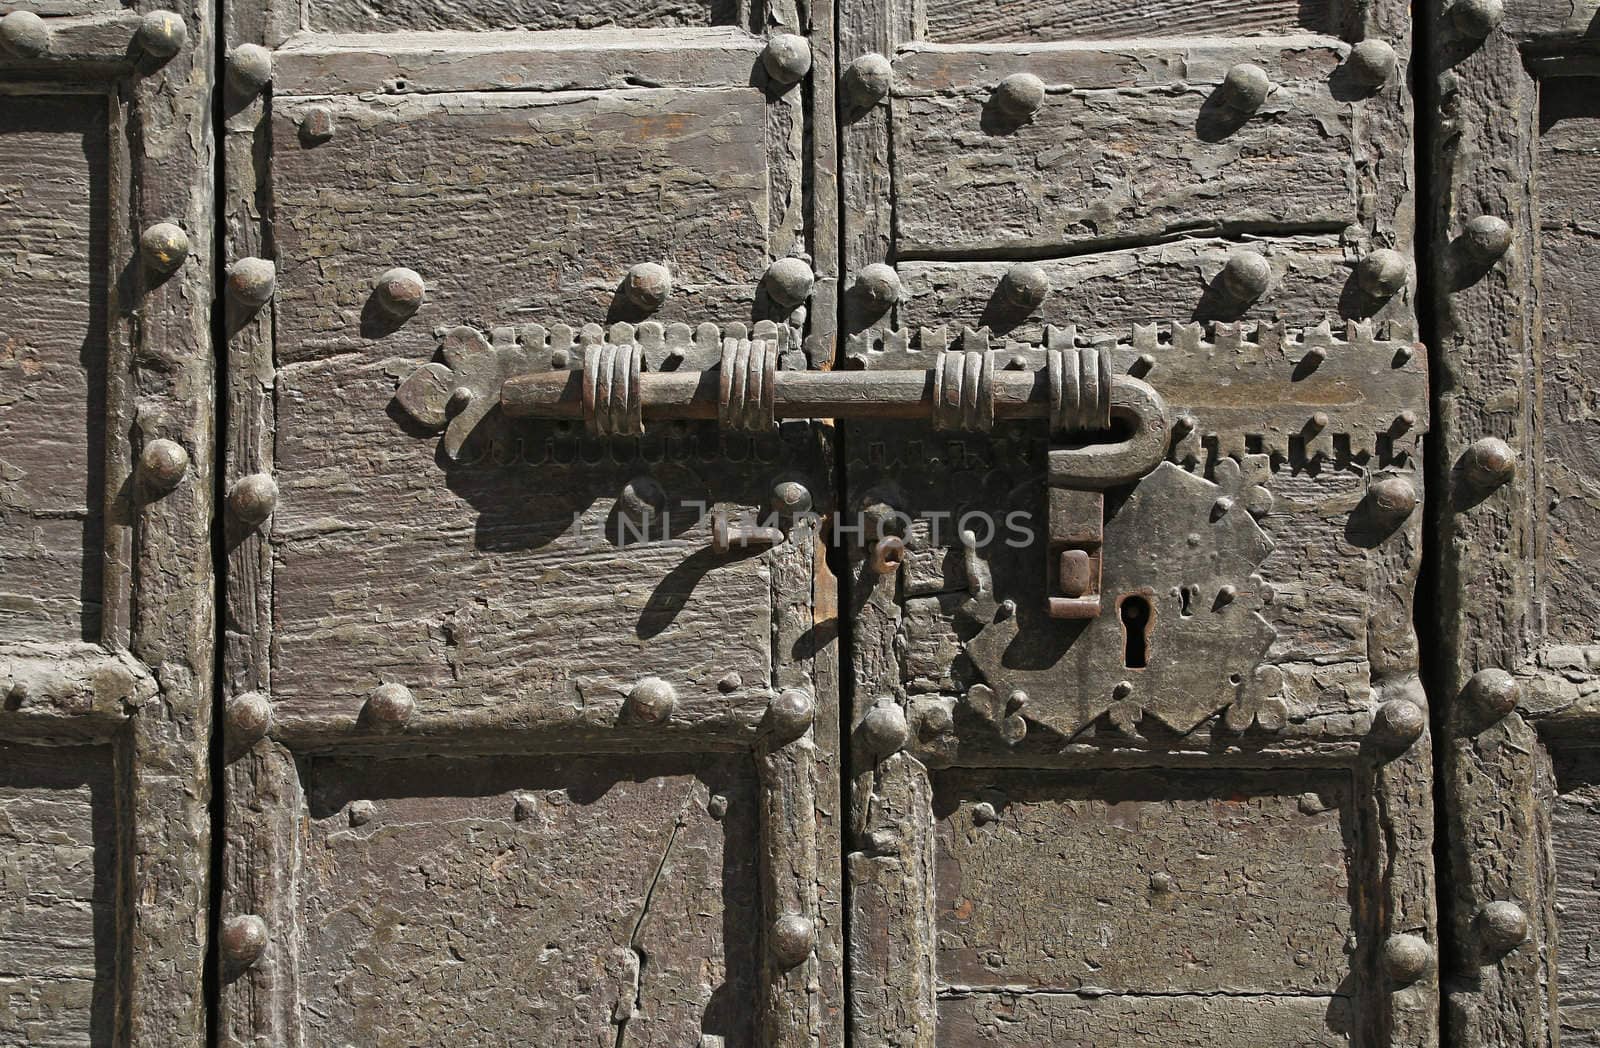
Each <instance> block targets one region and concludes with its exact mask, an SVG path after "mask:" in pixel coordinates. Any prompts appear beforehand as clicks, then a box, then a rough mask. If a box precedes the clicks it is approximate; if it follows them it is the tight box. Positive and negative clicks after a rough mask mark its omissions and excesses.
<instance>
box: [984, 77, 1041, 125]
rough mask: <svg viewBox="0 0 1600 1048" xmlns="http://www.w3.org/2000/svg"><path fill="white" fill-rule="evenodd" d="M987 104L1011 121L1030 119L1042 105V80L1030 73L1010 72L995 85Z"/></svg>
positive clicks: (1019, 121)
mask: <svg viewBox="0 0 1600 1048" xmlns="http://www.w3.org/2000/svg"><path fill="white" fill-rule="evenodd" d="M989 104H990V105H992V106H994V108H995V111H996V112H997V113H999V114H1000V115H1001V116H1003V117H1005V118H1006V119H1007V120H1009V121H1011V122H1012V123H1017V124H1020V123H1023V122H1024V121H1026V120H1031V119H1033V115H1034V114H1035V113H1037V112H1038V111H1039V109H1040V107H1041V106H1043V105H1044V81H1043V80H1040V79H1039V78H1038V77H1036V76H1034V75H1033V74H1032V73H1012V74H1011V75H1010V76H1008V77H1006V78H1005V79H1004V80H1002V81H1000V82H999V83H998V84H996V85H995V88H994V91H993V93H992V94H990V96H989Z"/></svg>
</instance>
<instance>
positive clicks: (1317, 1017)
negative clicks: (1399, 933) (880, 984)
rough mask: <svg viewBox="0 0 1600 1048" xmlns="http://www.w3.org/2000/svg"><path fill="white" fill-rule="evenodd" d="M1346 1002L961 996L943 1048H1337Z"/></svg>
mask: <svg viewBox="0 0 1600 1048" xmlns="http://www.w3.org/2000/svg"><path fill="white" fill-rule="evenodd" d="M1354 1010H1355V1009H1354V1007H1353V1006H1352V1003H1351V1001H1350V1000H1349V999H1348V998H1345V997H1318V996H1303V997H1302V996H1289V997H1250V996H1245V997H1227V996H1206V995H1200V994H1195V995H1187V994H1184V995H1176V996H1172V997H1136V996H1127V997H1121V996H1111V997H1094V998H1090V997H1080V996H1077V995H1075V994H1005V993H996V994H988V993H984V994H962V995H960V996H957V997H949V998H946V999H944V1000H942V1001H940V1002H939V1044H940V1045H941V1046H942V1048H1033V1046H1034V1045H1041V1044H1049V1045H1072V1046H1076V1045H1116V1046H1117V1048H1216V1046H1218V1045H1250V1048H1335V1046H1339V1045H1347V1044H1350V1043H1351V1040H1352V1036H1351V1034H1352V1030H1353V1027H1354V1015H1353V1012H1354Z"/></svg>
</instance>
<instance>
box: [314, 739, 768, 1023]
mask: <svg viewBox="0 0 1600 1048" xmlns="http://www.w3.org/2000/svg"><path fill="white" fill-rule="evenodd" d="M302 769H303V774H304V779H305V785H306V789H307V804H308V810H307V812H306V815H307V817H308V818H307V819H306V821H305V822H304V823H303V824H302V825H303V827H304V828H303V830H302V831H301V833H302V847H303V848H304V849H305V852H306V861H305V864H304V867H303V870H304V878H303V880H302V881H301V882H300V883H299V884H298V885H296V890H297V894H298V896H299V899H300V920H301V931H302V934H303V935H304V936H305V942H304V945H303V946H302V947H301V950H302V960H301V973H302V975H301V979H302V987H303V994H304V997H303V1000H304V1007H305V1012H304V1034H303V1036H306V1037H308V1038H310V1039H313V1040H317V1041H328V1042H335V1041H337V1042H341V1043H342V1042H343V1041H345V1040H354V1041H359V1042H361V1043H363V1044H371V1045H375V1046H380V1045H412V1044H419V1045H420V1044H427V1045H450V1044H459V1043H461V1042H462V1040H464V1039H474V1038H489V1039H499V1038H509V1039H511V1040H515V1041H520V1040H522V1038H523V1037H524V1036H525V1034H526V1032H527V1031H528V1030H529V1029H537V1030H539V1031H540V1033H539V1039H540V1041H541V1042H542V1043H547V1044H563V1045H565V1044H571V1045H578V1044H593V1043H598V1042H601V1041H604V1043H608V1044H609V1043H612V1042H613V1040H615V1041H616V1042H618V1043H625V1044H633V1043H638V1044H674V1045H679V1044H696V1043H699V1038H700V1037H701V1036H702V1035H703V1034H710V1035H714V1036H720V1037H723V1038H725V1039H726V1043H727V1044H729V1045H735V1044H748V1043H750V1041H751V1036H752V1032H753V1031H752V1028H751V1027H752V1019H753V1013H752V1009H751V1007H750V999H751V996H752V994H753V993H754V975H755V963H754V960H755V958H754V951H755V946H756V940H755V931H756V927H755V923H754V921H753V919H752V918H753V916H754V908H755V903H756V896H757V885H756V880H755V876H754V872H755V871H754V870H753V868H752V867H751V865H750V864H749V863H747V862H746V861H744V860H745V858H746V857H747V856H748V855H749V853H750V851H751V850H752V849H753V848H754V847H755V846H756V840H755V835H756V832H757V818H756V806H755V801H756V791H755V788H754V782H753V777H752V775H751V774H750V772H751V771H752V770H753V769H751V768H749V767H748V765H746V766H745V767H743V768H739V767H737V766H735V767H731V768H730V767H727V766H726V764H725V762H722V761H720V760H719V761H714V762H713V761H700V760H694V759H692V758H691V759H674V758H654V757H640V758H634V759H632V760H630V761H628V762H627V765H626V766H619V765H616V764H611V765H607V764H605V763H602V762H596V761H587V760H571V761H551V760H548V759H544V758H540V759H515V758H505V759H498V760H478V761H473V760H463V761H450V760H441V759H436V758H420V759H417V760H414V761H398V760H375V761H359V762H350V761H344V760H341V759H339V758H327V759H312V760H310V761H307V762H303V764H302ZM441 787H444V788H443V789H441ZM713 795H717V796H721V797H722V798H723V799H724V801H725V802H726V806H727V807H726V814H725V815H723V817H722V818H721V819H720V820H719V819H717V818H715V817H713V816H712V815H711V814H709V813H708V812H707V810H706V809H707V805H708V803H709V802H710V800H711V797H712V796H713ZM359 801H368V802H370V803H371V805H372V812H371V817H370V821H368V822H366V823H364V824H363V825H361V826H354V827H353V826H352V825H351V819H350V814H349V813H350V805H351V804H352V803H355V802H359ZM519 804H520V805H521V806H522V807H521V810H522V812H523V815H522V816H520V817H519V816H518V815H517V814H516V812H517V810H518V805H519Z"/></svg>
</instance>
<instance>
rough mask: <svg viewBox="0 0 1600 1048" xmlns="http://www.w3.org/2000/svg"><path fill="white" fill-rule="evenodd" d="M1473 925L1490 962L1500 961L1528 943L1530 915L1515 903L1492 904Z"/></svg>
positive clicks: (1479, 913)
mask: <svg viewBox="0 0 1600 1048" xmlns="http://www.w3.org/2000/svg"><path fill="white" fill-rule="evenodd" d="M1472 923H1473V927H1474V929H1475V930H1476V931H1477V933H1478V943H1479V945H1480V946H1481V947H1482V948H1483V952H1484V954H1485V955H1486V958H1487V959H1489V960H1498V959H1499V958H1500V957H1502V956H1504V955H1505V954H1507V953H1510V952H1511V951H1512V950H1514V949H1516V948H1517V947H1518V946H1521V945H1522V944H1523V943H1525V942H1527V941H1528V914H1527V912H1526V911H1524V910H1523V908H1522V907H1521V906H1518V905H1517V904H1516V903H1514V902H1504V901H1501V902H1491V903H1489V904H1488V905H1487V906H1485V907H1484V908H1483V909H1481V910H1479V911H1478V916H1477V917H1476V918H1474V920H1473V922H1472Z"/></svg>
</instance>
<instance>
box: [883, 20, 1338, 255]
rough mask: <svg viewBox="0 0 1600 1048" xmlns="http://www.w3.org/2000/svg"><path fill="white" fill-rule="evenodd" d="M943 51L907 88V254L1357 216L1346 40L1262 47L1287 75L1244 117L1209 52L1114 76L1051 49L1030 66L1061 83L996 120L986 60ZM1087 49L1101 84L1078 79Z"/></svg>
mask: <svg viewBox="0 0 1600 1048" xmlns="http://www.w3.org/2000/svg"><path fill="white" fill-rule="evenodd" d="M942 57H944V56H943V55H942V54H941V53H939V52H922V53H919V54H918V55H916V56H915V58H914V60H913V61H911V62H908V63H905V64H904V66H903V68H902V69H901V72H902V75H903V76H904V77H905V80H904V82H903V86H901V87H899V88H897V90H899V92H900V95H899V96H897V97H896V99H895V105H894V119H893V124H894V158H895V186H896V201H895V231H896V234H897V237H898V239H899V244H898V246H899V250H900V251H901V252H902V253H906V254H910V255H913V256H915V255H917V254H919V253H926V252H954V251H967V252H970V251H976V250H998V249H1018V248H1026V249H1030V250H1047V249H1055V248H1067V247H1072V248H1076V247H1081V246H1083V245H1086V244H1091V243H1095V242H1098V241H1107V240H1110V241H1114V240H1118V239H1125V238H1130V237H1134V238H1146V237H1162V236H1171V235H1176V234H1180V233H1192V232H1195V231H1203V230H1222V229H1240V228H1244V229H1254V230H1258V231H1262V232H1274V233H1295V232H1314V231H1315V232H1335V231H1337V230H1339V229H1341V228H1343V227H1344V226H1345V225H1346V224H1348V223H1350V222H1352V221H1354V220H1355V218H1356V215H1357V199H1356V197H1357V194H1356V186H1357V167H1358V163H1359V159H1360V157H1359V149H1358V140H1357V131H1356V125H1355V117H1354V113H1353V111H1352V107H1351V105H1350V104H1349V103H1346V102H1341V101H1338V100H1337V99H1335V98H1334V97H1333V96H1332V95H1331V94H1330V92H1329V89H1328V86H1327V82H1326V81H1327V77H1328V76H1329V75H1330V74H1331V73H1332V72H1333V71H1334V69H1335V68H1336V67H1337V65H1338V63H1339V60H1340V51H1339V49H1338V48H1337V47H1335V46H1326V45H1325V46H1316V45H1310V44H1306V45H1304V46H1300V47H1296V48H1293V49H1286V50H1284V51H1283V52H1282V53H1281V55H1280V54H1279V53H1277V52H1275V51H1274V52H1270V59H1269V58H1268V57H1265V56H1263V58H1262V60H1263V61H1266V62H1267V68H1268V70H1269V75H1270V76H1272V78H1273V82H1274V83H1275V84H1276V90H1274V91H1273V92H1272V93H1271V94H1270V95H1269V96H1268V98H1267V100H1266V101H1265V102H1264V103H1263V104H1262V106H1261V107H1260V109H1259V110H1257V112H1256V113H1255V114H1254V115H1252V116H1250V118H1249V119H1248V120H1245V119H1243V118H1242V117H1237V118H1235V117H1229V116H1228V115H1227V113H1226V111H1224V110H1223V109H1222V108H1221V107H1219V106H1218V104H1217V102H1216V101H1215V100H1214V99H1213V97H1212V96H1213V94H1214V92H1215V88H1216V84H1217V82H1219V81H1220V79H1221V76H1222V74H1223V73H1224V72H1225V71H1226V68H1227V67H1226V65H1225V64H1222V63H1218V64H1219V65H1220V68H1218V69H1216V70H1215V76H1216V80H1210V81H1208V79H1207V75H1208V74H1209V73H1211V72H1212V70H1210V69H1209V68H1207V66H1208V65H1209V64H1210V63H1209V62H1208V61H1207V60H1208V59H1211V58H1213V56H1208V55H1197V56H1194V57H1195V61H1194V62H1193V63H1192V65H1189V66H1187V67H1186V64H1185V63H1184V62H1183V61H1182V59H1181V58H1176V57H1174V56H1172V55H1166V56H1155V55H1153V56H1150V57H1149V58H1147V59H1146V64H1145V65H1143V66H1141V67H1139V68H1138V69H1137V70H1136V71H1135V72H1134V74H1133V75H1132V76H1131V77H1127V78H1126V79H1125V80H1124V82H1122V83H1112V84H1109V85H1106V86H1100V85H1097V84H1094V77H1093V75H1092V74H1093V72H1094V71H1095V70H1097V69H1100V67H1110V66H1112V63H1111V62H1110V61H1109V60H1106V59H1103V58H1101V57H1099V56H1095V55H1086V56H1084V57H1083V58H1082V59H1081V60H1080V59H1079V58H1078V56H1076V55H1063V56H1053V57H1054V58H1055V62H1054V63H1053V65H1054V67H1053V68H1052V67H1042V66H1039V65H1035V66H1032V67H1030V68H1031V69H1032V70H1033V71H1034V72H1036V73H1037V74H1038V75H1040V76H1041V77H1042V78H1043V79H1044V80H1045V83H1046V85H1047V89H1048V90H1050V93H1049V94H1048V95H1047V96H1046V99H1045V102H1044V105H1043V107H1042V108H1041V109H1040V110H1039V112H1038V113H1037V114H1035V115H1034V117H1033V119H1032V120H1031V121H1030V122H1028V123H1025V124H1023V125H1022V126H1020V127H1017V128H1014V129H1012V128H1002V127H997V126H993V123H992V122H993V116H992V114H988V113H987V111H986V106H987V103H988V95H989V84H988V83H985V82H983V81H981V80H980V81H979V82H977V83H970V82H968V81H967V77H968V76H971V75H974V69H975V68H976V67H978V66H979V65H980V63H979V62H978V61H976V60H975V59H974V58H973V57H972V56H970V55H967V54H957V55H955V56H952V57H951V58H950V68H946V67H945V66H944V65H943V64H941V62H940V59H941V58H942ZM1188 57H1189V56H1187V55H1185V56H1183V58H1188ZM1252 57H1253V56H1252ZM1240 60H1244V59H1242V58H1241V59H1240ZM998 64H999V63H996V65H998ZM1080 64H1081V65H1082V66H1083V67H1084V68H1083V69H1082V71H1083V72H1085V73H1088V74H1091V76H1090V84H1091V85H1093V86H1089V85H1085V84H1083V83H1077V84H1076V85H1075V87H1074V88H1073V89H1071V90H1068V88H1067V85H1071V84H1074V83H1075V80H1074V75H1075V74H1076V73H1077V72H1079V69H1077V68H1075V66H1078V65H1080ZM1104 71H1105V72H1109V71H1110V70H1109V68H1108V69H1105V70H1104ZM990 75H992V73H991V74H990ZM986 79H987V77H985V80H986ZM945 85H949V87H948V88H947V87H946V86H945ZM923 91H937V92H940V93H937V94H922V93H920V92H923ZM947 92H948V93H947Z"/></svg>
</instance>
